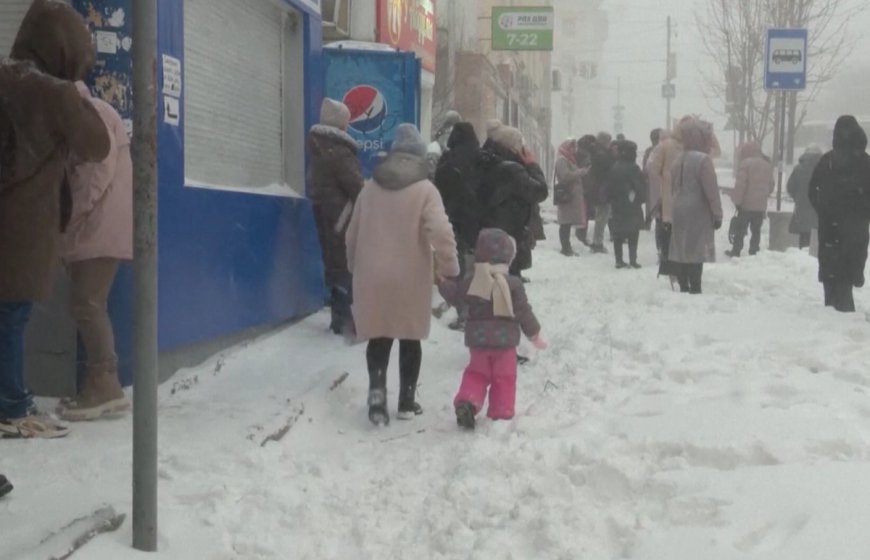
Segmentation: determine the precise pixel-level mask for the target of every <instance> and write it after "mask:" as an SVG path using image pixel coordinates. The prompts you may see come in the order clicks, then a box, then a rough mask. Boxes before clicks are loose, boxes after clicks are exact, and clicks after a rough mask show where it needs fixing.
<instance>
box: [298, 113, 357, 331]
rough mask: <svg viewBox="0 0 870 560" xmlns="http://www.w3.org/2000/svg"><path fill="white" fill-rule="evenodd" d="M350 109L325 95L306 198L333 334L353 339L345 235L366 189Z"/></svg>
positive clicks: (312, 135)
mask: <svg viewBox="0 0 870 560" xmlns="http://www.w3.org/2000/svg"><path fill="white" fill-rule="evenodd" d="M349 122H350V110H349V109H348V108H347V107H346V106H345V105H344V104H343V103H341V102H339V101H335V100H334V99H329V98H327V99H324V100H323V103H322V105H321V108H320V124H317V125H314V126H313V127H311V130H310V131H309V132H308V153H309V154H310V165H309V168H308V184H309V191H308V196H309V197H311V202H312V204H313V206H314V220H315V224H316V226H317V235H318V238H319V240H320V250H321V255H322V258H323V268H324V273H325V280H326V286H327V288H328V290H329V306H330V309H331V319H330V323H329V328H330V330H332V332H333V333H335V334H337V335H342V336H345V337H347V338H348V339H352V338H354V337H355V329H354V325H353V317H352V315H351V311H350V306H351V303H352V299H353V298H352V288H351V285H352V280H351V276H350V272H349V270H348V267H347V256H346V254H347V250H346V248H345V244H344V234H345V232H346V231H347V225H348V224H349V223H350V216H351V214H352V212H353V206H354V204H355V203H356V199H357V197H358V196H359V193H360V191H361V190H362V187H363V177H362V172H361V171H360V165H359V160H358V159H357V150H358V147H357V143H356V141H355V140H354V139H353V138H352V137H351V136H350V135H349V134H348V133H347V132H346V130H347V127H348V124H349Z"/></svg>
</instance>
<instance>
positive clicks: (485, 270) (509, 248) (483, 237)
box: [468, 229, 516, 317]
mask: <svg viewBox="0 0 870 560" xmlns="http://www.w3.org/2000/svg"><path fill="white" fill-rule="evenodd" d="M514 255H516V242H515V241H514V239H513V238H512V237H511V236H509V235H508V234H507V233H505V232H504V231H502V230H500V229H485V230H483V231H481V232H480V235H479V236H478V238H477V250H476V252H475V261H476V262H475V264H474V277H473V278H472V279H471V286H470V287H469V288H468V295H470V296H474V297H479V298H481V299H484V300H486V301H491V302H492V310H493V315H495V316H496V317H513V316H514V306H513V300H512V298H511V288H510V283H509V282H508V275H509V274H510V270H509V268H510V263H511V262H512V261H513V260H514Z"/></svg>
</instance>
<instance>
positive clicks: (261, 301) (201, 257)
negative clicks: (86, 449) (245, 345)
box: [73, 0, 324, 385]
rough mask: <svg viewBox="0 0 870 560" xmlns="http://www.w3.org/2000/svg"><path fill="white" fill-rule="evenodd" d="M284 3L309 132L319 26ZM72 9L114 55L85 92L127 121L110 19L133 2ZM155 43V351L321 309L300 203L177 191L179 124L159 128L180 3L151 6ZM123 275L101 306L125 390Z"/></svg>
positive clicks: (318, 73)
mask: <svg viewBox="0 0 870 560" xmlns="http://www.w3.org/2000/svg"><path fill="white" fill-rule="evenodd" d="M285 1H287V2H288V3H289V4H290V5H292V6H293V7H295V8H297V9H299V10H300V11H302V12H303V18H304V29H305V34H304V41H305V61H304V67H305V77H304V79H305V81H306V99H305V120H306V125H307V126H309V127H310V126H311V125H313V124H315V123H316V122H317V121H318V117H319V115H318V113H319V106H320V100H321V99H322V91H323V85H322V70H321V66H322V62H321V58H322V52H321V49H322V38H321V21H320V19H319V15H316V14H315V13H314V12H313V11H312V10H311V9H310V7H309V6H308V5H307V4H305V3H302V2H299V1H297V0H285ZM73 2H74V6H75V7H76V9H78V10H79V11H80V12H81V13H82V14H83V15H85V17H86V18H87V19H88V21H89V22H90V24H91V27H92V29H93V30H94V31H106V32H113V33H117V35H118V37H119V43H118V46H119V48H118V50H117V51H116V52H115V53H100V54H99V56H98V59H99V64H98V67H97V68H96V70H95V72H94V74H93V75H92V76H91V78H90V85H91V88H92V89H93V90H94V91H95V93H97V94H99V95H100V96H101V97H103V98H104V99H106V100H107V101H111V102H112V103H113V104H114V105H115V107H116V108H117V109H118V110H119V112H120V113H121V115H122V116H123V117H124V118H125V119H130V118H132V102H131V101H132V99H131V98H132V90H131V79H132V77H131V70H132V59H131V56H130V51H129V44H128V43H126V42H122V40H123V38H125V37H129V35H130V23H131V22H130V21H129V17H126V18H124V21H123V23H120V22H121V21H122V20H121V19H119V18H120V17H121V16H122V14H126V15H127V16H129V14H131V13H132V6H131V3H132V0H73ZM119 10H121V11H122V12H119ZM104 39H105V37H104ZM157 43H158V47H157V67H156V73H157V79H158V84H157V92H158V154H157V156H158V183H159V186H158V196H159V212H160V216H159V234H158V235H159V268H160V271H159V289H160V301H159V314H160V315H159V342H160V349H161V350H168V349H174V348H178V347H183V346H185V345H189V344H193V343H196V342H201V341H204V340H208V339H210V338H214V337H218V336H224V335H230V334H233V333H237V332H240V331H242V330H244V329H247V328H251V327H257V326H263V325H268V324H272V323H277V322H280V321H284V320H289V319H292V318H296V317H300V316H304V315H307V314H309V313H312V312H314V311H317V310H318V309H319V308H320V307H322V305H323V294H324V288H323V271H322V264H321V258H320V248H319V245H318V240H317V235H316V230H315V226H314V218H313V214H312V209H311V204H310V202H309V201H307V200H305V199H288V198H277V197H268V196H260V195H253V194H245V193H233V192H223V191H212V190H203V189H196V188H189V187H185V186H184V115H183V114H182V115H181V124H180V126H178V127H175V126H171V125H169V124H166V123H165V122H164V119H163V118H162V116H163V112H164V110H165V108H164V106H163V103H164V97H163V95H162V93H161V92H162V90H163V83H162V80H163V72H162V55H163V54H167V55H170V56H173V57H175V58H178V59H180V60H181V61H182V65H183V64H184V12H183V4H182V2H181V1H179V0H158V36H157ZM217 70H218V71H219V69H217ZM182 95H183V93H182ZM181 105H182V107H183V99H182V103H181ZM132 277H133V271H132V266H129V265H126V266H123V267H122V268H121V270H120V272H119V274H118V277H117V279H116V281H115V286H114V288H113V290H112V294H111V296H110V302H109V306H110V312H111V315H112V322H113V324H114V326H115V335H116V345H117V351H118V356H119V361H120V363H119V366H120V372H121V378H122V381H123V382H124V384H125V385H129V384H130V383H132V371H131V360H132V328H131V323H132V321H131V319H132V302H133V298H134V297H135V294H134V293H133V283H132Z"/></svg>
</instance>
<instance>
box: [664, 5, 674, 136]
mask: <svg viewBox="0 0 870 560" xmlns="http://www.w3.org/2000/svg"><path fill="white" fill-rule="evenodd" d="M671 35H672V21H671V16H668V56H667V58H666V59H665V61H666V62H665V64H666V69H665V83H666V84H667V87H668V89H670V87H671V83H672V80H673V70H672V68H671ZM671 101H672V100H671V97H670V96H668V98H667V103H668V112H667V120H666V121H665V123H666V124H665V130H668V131H670V130H671Z"/></svg>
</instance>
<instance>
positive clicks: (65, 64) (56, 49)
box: [0, 0, 97, 82]
mask: <svg viewBox="0 0 870 560" xmlns="http://www.w3.org/2000/svg"><path fill="white" fill-rule="evenodd" d="M0 56H5V53H4V54H3V55H0ZM10 56H11V58H13V59H15V60H28V61H31V62H33V63H34V64H36V66H37V67H38V68H39V69H40V70H42V71H43V72H45V73H46V74H49V75H50V76H53V77H55V78H58V79H61V80H69V81H72V82H75V81H78V80H82V79H84V77H85V76H86V75H87V73H88V72H89V71H90V69H91V68H92V67H93V66H94V63H95V62H96V59H97V52H96V49H95V48H94V45H93V42H92V39H91V33H90V31H89V30H88V26H87V24H86V23H85V20H84V18H83V17H82V16H81V15H80V14H79V13H78V12H77V11H75V9H73V8H72V6H69V5H68V4H67V3H65V2H59V1H57V0H35V1H34V2H33V3H32V4H31V5H30V8H29V9H28V10H27V14H26V15H25V16H24V21H22V22H21V27H20V28H19V29H18V34H17V35H16V37H15V43H14V44H13V45H12V52H11V53H10Z"/></svg>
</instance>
